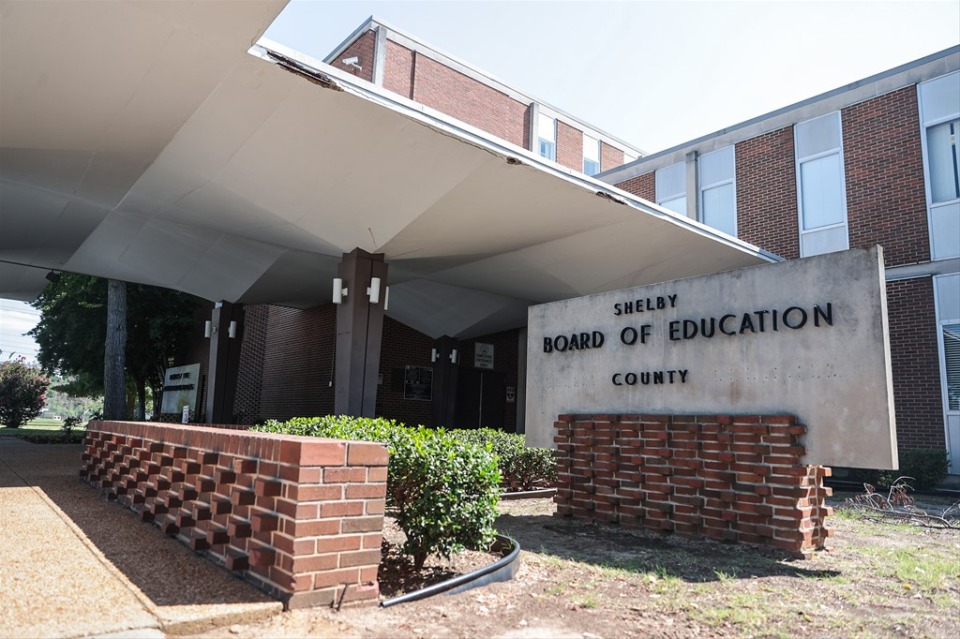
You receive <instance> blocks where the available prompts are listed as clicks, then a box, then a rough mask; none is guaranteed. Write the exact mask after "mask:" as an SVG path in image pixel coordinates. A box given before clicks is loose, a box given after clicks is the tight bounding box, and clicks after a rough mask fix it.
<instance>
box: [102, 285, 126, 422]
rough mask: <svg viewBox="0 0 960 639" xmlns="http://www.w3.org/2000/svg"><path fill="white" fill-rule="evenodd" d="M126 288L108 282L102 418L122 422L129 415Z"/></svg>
mask: <svg viewBox="0 0 960 639" xmlns="http://www.w3.org/2000/svg"><path fill="white" fill-rule="evenodd" d="M126 362H127V285H126V283H125V282H121V281H119V280H110V281H109V282H108V283H107V339H106V342H104V353H103V418H104V419H123V418H125V417H126V413H127V397H126V390H127V389H126V377H125V371H124V369H125V365H126Z"/></svg>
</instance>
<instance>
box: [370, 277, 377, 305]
mask: <svg viewBox="0 0 960 639" xmlns="http://www.w3.org/2000/svg"><path fill="white" fill-rule="evenodd" d="M367 297H368V298H370V303H371V304H379V303H380V278H379V277H371V278H370V286H368V287H367Z"/></svg>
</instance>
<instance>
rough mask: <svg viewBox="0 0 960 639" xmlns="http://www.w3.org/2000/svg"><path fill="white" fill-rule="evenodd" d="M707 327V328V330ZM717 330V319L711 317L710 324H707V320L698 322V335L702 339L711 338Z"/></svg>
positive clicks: (703, 319)
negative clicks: (701, 336) (702, 337)
mask: <svg viewBox="0 0 960 639" xmlns="http://www.w3.org/2000/svg"><path fill="white" fill-rule="evenodd" d="M708 327H709V328H708ZM716 330H717V318H715V317H711V318H710V323H709V324H707V318H705V317H704V318H702V319H701V320H700V334H701V335H703V336H704V337H707V338H709V337H713V334H714V333H715V332H716Z"/></svg>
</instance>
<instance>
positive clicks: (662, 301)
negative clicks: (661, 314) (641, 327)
mask: <svg viewBox="0 0 960 639" xmlns="http://www.w3.org/2000/svg"><path fill="white" fill-rule="evenodd" d="M666 307H667V300H665V299H663V298H662V297H660V296H659V295H657V308H658V309H660V308H666Z"/></svg>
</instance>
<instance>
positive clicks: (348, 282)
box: [333, 248, 387, 417]
mask: <svg viewBox="0 0 960 639" xmlns="http://www.w3.org/2000/svg"><path fill="white" fill-rule="evenodd" d="M337 277H339V278H340V279H341V280H342V284H343V288H344V289H346V291H347V293H346V295H345V296H343V299H342V301H341V303H340V304H339V306H338V307H337V347H336V348H337V351H336V357H337V362H336V378H335V379H336V383H335V391H336V392H335V394H334V401H333V408H334V412H335V413H336V414H337V415H352V416H354V417H373V416H374V414H375V411H376V407H377V377H378V375H379V373H380V345H381V342H382V340H383V311H384V308H383V307H384V303H385V302H386V299H387V292H386V285H387V265H386V263H385V262H384V260H383V254H382V253H377V254H373V253H367V252H366V251H364V250H363V249H359V248H358V249H354V250H353V251H351V252H350V253H344V255H343V260H342V261H341V262H340V266H339V267H338V268H337ZM375 277H376V278H379V279H380V289H379V300H378V301H377V302H376V303H374V302H372V301H371V295H370V293H368V288H369V287H370V282H371V280H372V279H373V278H375Z"/></svg>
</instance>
